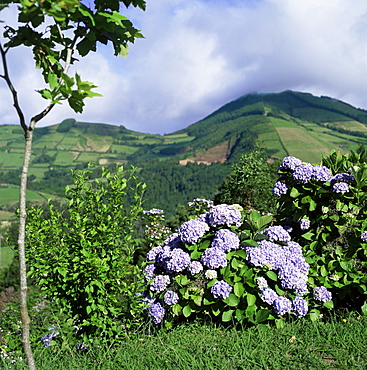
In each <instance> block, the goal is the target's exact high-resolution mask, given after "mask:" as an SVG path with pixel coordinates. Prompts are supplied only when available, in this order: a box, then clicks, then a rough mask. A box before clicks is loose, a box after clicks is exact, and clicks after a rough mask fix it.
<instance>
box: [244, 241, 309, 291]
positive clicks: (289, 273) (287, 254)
mask: <svg viewBox="0 0 367 370" xmlns="http://www.w3.org/2000/svg"><path fill="white" fill-rule="evenodd" d="M258 244H259V246H258V247H253V246H245V250H246V253H247V261H248V263H250V264H251V265H253V266H256V267H267V268H268V269H270V270H274V271H276V272H277V273H278V278H279V280H280V282H281V286H282V288H284V289H289V290H295V291H296V293H297V294H299V295H304V294H305V293H306V291H307V278H308V271H309V268H310V266H309V264H308V263H307V262H306V261H305V258H304V257H303V254H302V249H301V246H300V245H299V244H298V243H296V242H292V241H289V242H288V243H287V244H286V245H284V246H279V245H277V244H275V243H273V242H270V241H268V240H262V241H260V242H259V243H258ZM263 287H265V288H267V286H265V285H264V284H263Z"/></svg>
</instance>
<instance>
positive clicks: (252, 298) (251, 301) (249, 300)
mask: <svg viewBox="0 0 367 370" xmlns="http://www.w3.org/2000/svg"><path fill="white" fill-rule="evenodd" d="M246 299H247V304H248V305H249V306H253V305H254V304H255V303H256V299H257V297H256V296H255V295H253V294H250V293H247V295H246Z"/></svg>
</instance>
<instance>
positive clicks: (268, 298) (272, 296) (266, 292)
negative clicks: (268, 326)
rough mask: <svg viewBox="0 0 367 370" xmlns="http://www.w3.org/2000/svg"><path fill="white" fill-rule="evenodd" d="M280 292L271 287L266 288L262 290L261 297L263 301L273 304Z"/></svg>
mask: <svg viewBox="0 0 367 370" xmlns="http://www.w3.org/2000/svg"><path fill="white" fill-rule="evenodd" d="M278 297H279V296H278V294H277V293H276V292H275V291H274V290H273V289H270V288H264V289H262V290H261V293H260V298H261V300H262V301H263V302H265V303H267V304H268V305H272V304H273V302H274V301H275V300H276V299H277V298H278Z"/></svg>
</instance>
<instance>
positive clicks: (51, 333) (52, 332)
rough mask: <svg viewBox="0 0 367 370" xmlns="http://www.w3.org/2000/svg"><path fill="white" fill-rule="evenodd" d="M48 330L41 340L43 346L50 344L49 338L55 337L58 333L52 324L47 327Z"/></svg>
mask: <svg viewBox="0 0 367 370" xmlns="http://www.w3.org/2000/svg"><path fill="white" fill-rule="evenodd" d="M47 330H48V331H49V333H48V334H46V335H44V336H43V337H42V338H41V340H42V342H43V345H44V346H45V347H49V346H50V345H51V340H52V339H53V338H56V337H57V336H58V335H59V332H58V331H57V329H56V328H55V326H54V325H52V326H51V327H50V328H48V329H47Z"/></svg>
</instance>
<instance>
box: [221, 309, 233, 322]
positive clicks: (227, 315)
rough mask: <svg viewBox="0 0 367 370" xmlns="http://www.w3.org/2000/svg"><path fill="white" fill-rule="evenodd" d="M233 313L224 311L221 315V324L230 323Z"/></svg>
mask: <svg viewBox="0 0 367 370" xmlns="http://www.w3.org/2000/svg"><path fill="white" fill-rule="evenodd" d="M233 312H234V310H228V311H224V312H223V314H222V321H223V322H228V321H231V320H232V316H233Z"/></svg>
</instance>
